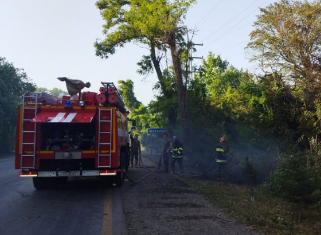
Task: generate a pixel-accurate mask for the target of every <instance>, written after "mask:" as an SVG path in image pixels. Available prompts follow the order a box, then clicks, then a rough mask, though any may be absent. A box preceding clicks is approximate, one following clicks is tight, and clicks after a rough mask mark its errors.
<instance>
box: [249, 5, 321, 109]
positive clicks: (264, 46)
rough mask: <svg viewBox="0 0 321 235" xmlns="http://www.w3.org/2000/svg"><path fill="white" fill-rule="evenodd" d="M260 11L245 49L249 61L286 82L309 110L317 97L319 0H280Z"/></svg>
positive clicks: (320, 55)
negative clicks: (249, 53)
mask: <svg viewBox="0 0 321 235" xmlns="http://www.w3.org/2000/svg"><path fill="white" fill-rule="evenodd" d="M260 10H261V14H260V15H259V16H258V18H257V20H256V22H255V23H254V26H255V28H256V29H255V30H254V31H253V32H252V33H251V34H250V37H251V41H250V43H249V44H248V46H247V48H248V49H250V50H251V52H252V53H253V54H252V55H251V60H252V61H257V62H259V66H260V67H261V68H262V69H263V70H264V71H265V72H271V70H272V71H273V72H277V73H278V74H280V75H282V77H283V80H284V81H290V82H291V83H292V84H293V87H294V88H296V89H297V90H299V91H300V94H301V95H302V97H303V99H304V102H305V106H306V108H307V109H310V108H311V106H313V104H312V103H313V102H314V100H315V99H316V98H319V97H320V94H321V93H320V91H321V90H320V89H321V79H320V78H321V47H320V45H321V37H320V34H321V3H320V1H313V2H311V3H310V2H308V1H304V2H301V1H293V0H281V1H280V2H279V3H277V2H276V3H274V4H271V5H269V6H268V7H266V8H262V9H260Z"/></svg>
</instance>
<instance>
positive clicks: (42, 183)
mask: <svg viewBox="0 0 321 235" xmlns="http://www.w3.org/2000/svg"><path fill="white" fill-rule="evenodd" d="M32 182H33V186H34V187H35V188H36V189H37V190H42V189H44V188H46V179H45V178H44V177H34V178H32Z"/></svg>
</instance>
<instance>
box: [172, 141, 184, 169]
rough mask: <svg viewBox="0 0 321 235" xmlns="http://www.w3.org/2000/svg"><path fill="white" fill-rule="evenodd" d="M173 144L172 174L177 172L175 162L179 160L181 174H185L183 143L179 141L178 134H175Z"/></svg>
mask: <svg viewBox="0 0 321 235" xmlns="http://www.w3.org/2000/svg"><path fill="white" fill-rule="evenodd" d="M173 140H174V141H173V144H172V149H171V155H172V163H171V167H172V172H171V173H172V174H175V163H176V162H177V163H178V165H179V168H180V171H181V172H180V174H181V175H183V173H184V168H183V144H182V143H181V142H179V141H178V139H177V136H173Z"/></svg>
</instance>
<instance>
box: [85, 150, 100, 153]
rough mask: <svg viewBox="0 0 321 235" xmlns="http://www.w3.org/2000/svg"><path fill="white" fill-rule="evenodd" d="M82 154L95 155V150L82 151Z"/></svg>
mask: <svg viewBox="0 0 321 235" xmlns="http://www.w3.org/2000/svg"><path fill="white" fill-rule="evenodd" d="M82 153H97V151H95V150H83V151H82Z"/></svg>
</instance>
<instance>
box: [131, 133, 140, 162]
mask: <svg viewBox="0 0 321 235" xmlns="http://www.w3.org/2000/svg"><path fill="white" fill-rule="evenodd" d="M140 157H141V145H140V141H139V140H138V135H137V134H135V137H134V138H132V139H131V146H130V167H133V165H134V159H135V167H137V166H138V161H139V158H140Z"/></svg>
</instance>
